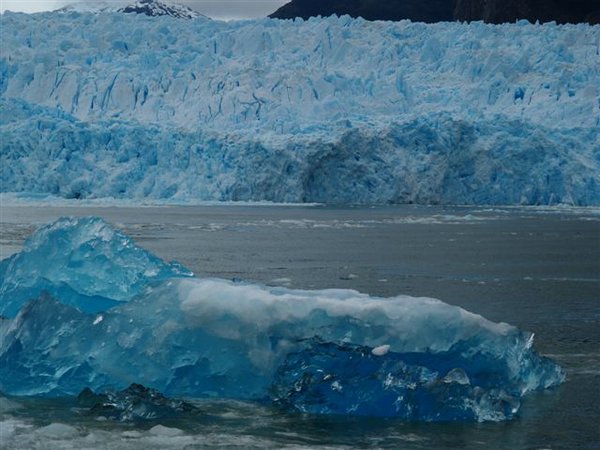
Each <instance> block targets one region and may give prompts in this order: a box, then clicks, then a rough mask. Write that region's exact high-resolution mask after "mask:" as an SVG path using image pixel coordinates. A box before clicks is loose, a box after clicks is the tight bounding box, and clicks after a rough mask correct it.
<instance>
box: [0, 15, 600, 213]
mask: <svg viewBox="0 0 600 450" xmlns="http://www.w3.org/2000/svg"><path fill="white" fill-rule="evenodd" d="M1 20H2V28H3V51H2V55H1V56H0V115H1V116H2V121H1V123H0V146H1V147H0V148H1V150H2V152H1V154H0V190H1V191H3V192H23V193H43V194H51V195H57V196H61V197H69V198H102V197H115V198H134V199H137V198H154V199H175V200H183V201H185V200H188V199H196V200H198V199H199V200H272V201H277V202H282V201H283V202H302V201H308V202H314V201H317V202H335V203H382V202H396V203H407V202H412V203H446V204H450V203H454V204H557V203H567V204H574V205H598V204H600V175H599V174H600V162H599V161H600V133H599V129H600V69H599V67H600V50H599V48H600V27H599V26H589V25H561V26H557V25H554V24H544V25H532V24H528V23H523V22H520V23H518V24H507V25H501V26H494V25H486V24H482V23H473V24H459V23H440V24H431V25H426V24H420V23H410V22H407V21H403V22H399V23H392V22H367V21H364V20H361V19H351V18H349V17H341V18H337V17H332V18H324V19H311V20H308V21H279V20H270V19H265V20H254V21H241V22H230V23H225V22H219V21H212V20H210V19H206V18H196V19H193V20H185V21H183V20H177V19H175V18H169V17H146V16H139V15H135V14H119V13H109V12H104V13H97V14H94V13H79V12H74V11H73V12H62V13H59V12H55V13H44V14H34V15H24V14H12V13H5V14H3V15H2V16H1Z"/></svg>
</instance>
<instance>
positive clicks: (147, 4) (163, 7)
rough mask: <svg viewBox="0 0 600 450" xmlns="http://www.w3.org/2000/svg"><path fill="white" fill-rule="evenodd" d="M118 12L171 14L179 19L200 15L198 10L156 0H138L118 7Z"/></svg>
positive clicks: (156, 14)
mask: <svg viewBox="0 0 600 450" xmlns="http://www.w3.org/2000/svg"><path fill="white" fill-rule="evenodd" d="M118 11H119V12H124V13H137V14H145V15H147V16H153V17H154V16H171V17H177V18H179V19H194V18H196V17H201V16H202V14H200V13H199V12H198V11H194V10H193V9H191V8H188V7H187V6H184V5H177V4H173V3H171V4H166V3H163V2H160V1H158V0H138V1H137V2H135V3H133V4H131V5H129V6H126V7H125V8H120V9H119V10H118Z"/></svg>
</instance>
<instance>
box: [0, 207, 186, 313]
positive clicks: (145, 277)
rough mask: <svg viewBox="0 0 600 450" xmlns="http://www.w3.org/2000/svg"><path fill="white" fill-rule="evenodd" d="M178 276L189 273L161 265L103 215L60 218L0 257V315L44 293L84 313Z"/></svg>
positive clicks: (11, 311) (182, 269)
mask: <svg viewBox="0 0 600 450" xmlns="http://www.w3.org/2000/svg"><path fill="white" fill-rule="evenodd" d="M182 276H192V273H191V272H190V271H189V270H187V269H185V268H184V267H182V266H181V265H179V264H177V263H171V264H166V263H165V262H163V261H162V260H160V259H159V258H157V257H156V256H154V255H152V254H151V253H149V252H147V251H146V250H144V249H142V248H140V247H138V246H136V245H135V244H134V242H133V241H132V240H131V239H130V238H129V237H128V236H125V235H124V234H123V233H121V232H119V231H118V230H115V229H114V228H112V227H111V226H109V225H108V224H107V223H106V222H104V221H103V220H102V219H98V218H82V219H73V218H63V219H60V220H58V221H56V222H55V223H53V224H51V225H48V226H45V227H42V228H40V229H39V230H38V231H37V232H36V233H35V234H34V235H33V236H32V237H30V238H29V239H28V240H27V241H26V242H25V244H24V248H23V250H22V251H21V252H20V253H18V254H15V255H13V256H11V257H9V258H7V259H4V260H2V261H1V262H0V315H4V316H8V317H14V316H15V315H16V314H17V313H18V312H19V310H21V308H22V307H23V305H24V304H25V303H26V302H27V301H29V300H31V299H35V298H38V297H39V296H40V295H41V294H42V293H44V292H45V293H46V295H52V296H54V297H56V298H60V299H61V302H63V303H65V304H68V305H72V306H75V307H77V308H79V309H81V310H83V311H86V312H96V311H103V310H105V309H107V308H109V307H111V306H114V305H116V304H118V303H120V302H126V301H129V300H131V299H132V298H133V297H135V296H136V295H138V294H140V293H141V292H142V291H143V290H144V289H145V288H146V287H147V286H149V285H152V284H156V283H158V282H159V281H161V280H165V279H168V278H173V277H182Z"/></svg>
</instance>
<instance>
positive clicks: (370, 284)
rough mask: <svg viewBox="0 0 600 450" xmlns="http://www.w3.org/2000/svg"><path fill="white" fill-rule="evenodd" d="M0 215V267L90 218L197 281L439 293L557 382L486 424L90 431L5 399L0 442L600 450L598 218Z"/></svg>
mask: <svg viewBox="0 0 600 450" xmlns="http://www.w3.org/2000/svg"><path fill="white" fill-rule="evenodd" d="M0 213H1V217H0V244H1V252H2V257H3V258H4V257H6V256H8V255H9V254H11V253H13V252H16V251H19V249H20V247H21V245H22V242H23V239H24V238H25V237H27V235H29V234H30V233H31V232H32V231H33V230H34V229H35V228H36V227H37V226H39V225H41V224H43V223H47V222H50V221H53V220H54V219H56V218H58V217H60V216H64V215H74V216H81V215H97V216H101V217H103V218H105V219H106V220H108V221H110V222H111V223H113V224H115V225H117V226H118V227H120V228H122V229H124V231H125V232H126V233H128V234H129V235H131V236H133V237H134V238H135V239H136V241H137V242H138V243H139V244H140V245H142V246H143V247H146V248H148V249H150V250H151V251H153V252H155V253H156V254H158V255H159V256H161V257H162V258H164V259H176V260H178V261H180V262H181V263H183V264H184V265H186V266H187V267H189V268H190V269H192V270H193V271H194V272H195V273H196V275H197V276H199V277H203V276H211V277H222V278H241V279H244V280H248V281H257V282H260V283H264V284H269V285H283V286H289V287H294V288H303V289H312V288H327V287H342V288H351V289H357V290H359V291H362V292H366V293H369V294H372V295H381V296H392V295H396V294H409V295H413V296H428V297H435V298H439V299H442V300H444V301H446V302H447V303H451V304H455V305H459V306H462V307H464V308H466V309H468V310H470V311H473V312H476V313H479V314H482V315H483V316H485V317H487V318H489V319H491V320H494V321H503V322H508V323H511V324H513V325H516V326H518V327H520V328H522V329H526V330H530V331H533V332H535V334H536V348H537V349H538V350H539V351H540V352H541V353H543V354H545V355H548V356H551V357H552V358H554V359H555V360H556V361H557V362H559V363H560V364H561V365H562V366H563V367H564V368H565V369H566V371H567V382H566V383H565V384H564V385H562V386H561V387H560V388H559V389H556V390H553V391H550V392H544V393H540V394H536V395H534V396H531V397H529V398H528V399H527V400H526V401H525V402H524V404H523V407H522V410H521V413H520V417H519V418H517V419H516V420H514V421H511V422H507V423H499V424H441V425H439V424H406V423H401V422H397V421H394V420H367V419H361V420H357V419H343V418H322V417H311V416H300V415H292V416H288V415H283V414H281V413H280V412H279V411H276V410H274V409H271V408H268V407H264V406H260V405H255V404H252V403H237V402H214V401H213V402H203V403H201V407H202V408H203V409H204V410H205V411H206V412H207V416H206V417H205V418H203V419H197V418H196V419H193V420H192V419H190V420H188V421H180V422H178V423H163V424H160V425H161V426H157V425H158V424H157V423H152V424H148V425H147V426H145V427H133V426H131V425H121V424H115V423H112V422H98V421H92V420H90V419H89V418H86V417H85V416H82V415H81V414H80V413H79V412H78V411H77V409H76V408H74V405H73V404H71V403H70V402H69V401H68V400H64V401H41V400H31V399H29V400H17V402H18V403H19V404H20V406H21V407H20V408H19V409H14V408H13V407H9V406H7V405H3V404H0V419H1V425H0V445H3V446H4V447H8V448H24V449H25V448H27V449H29V448H60V449H62V448H77V449H79V448H190V449H192V448H207V447H208V448H210V447H222V448H235V447H237V448H282V447H286V448H315V447H321V446H323V447H331V448H350V447H354V448H366V447H369V448H379V447H381V448H401V449H432V448H434V449H458V448H481V449H494V448H498V449H501V448H511V449H512V448H514V449H546V448H551V449H580V448H590V449H592V448H594V449H598V448H600V426H599V425H598V423H600V211H598V210H568V209H522V208H506V209H504V208H490V209H485V208H442V207H408V206H405V207H375V208H365V207H361V208H333V207H269V206H194V207H192V206H190V207H147V208H129V207H120V208H115V207H92V206H89V207H83V208H82V207H64V206H61V207H25V206H20V207H16V206H15V207H9V206H3V207H2V208H0ZM50 424H54V425H50ZM56 424H66V426H65V425H56ZM48 425H50V426H48ZM162 426H165V427H167V428H163V427H162Z"/></svg>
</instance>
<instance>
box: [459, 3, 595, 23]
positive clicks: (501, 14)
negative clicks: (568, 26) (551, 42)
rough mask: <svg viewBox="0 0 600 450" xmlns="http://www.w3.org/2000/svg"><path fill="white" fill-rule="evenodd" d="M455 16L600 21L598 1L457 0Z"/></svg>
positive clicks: (464, 18)
mask: <svg viewBox="0 0 600 450" xmlns="http://www.w3.org/2000/svg"><path fill="white" fill-rule="evenodd" d="M454 16H455V18H456V19H457V20H460V21H466V22H470V21H474V20H483V21H485V22H488V23H505V22H515V21H517V20H520V19H526V20H528V21H529V22H532V23H534V22H536V21H540V22H542V23H543V22H551V21H555V22H557V23H581V22H587V23H590V24H598V23H600V2H599V1H598V0H458V1H457V4H456V10H455V12H454Z"/></svg>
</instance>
